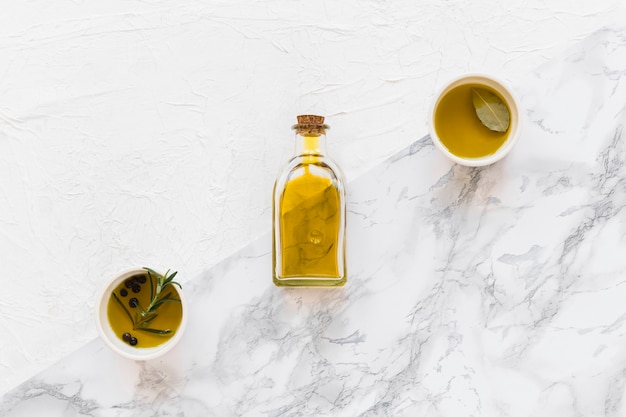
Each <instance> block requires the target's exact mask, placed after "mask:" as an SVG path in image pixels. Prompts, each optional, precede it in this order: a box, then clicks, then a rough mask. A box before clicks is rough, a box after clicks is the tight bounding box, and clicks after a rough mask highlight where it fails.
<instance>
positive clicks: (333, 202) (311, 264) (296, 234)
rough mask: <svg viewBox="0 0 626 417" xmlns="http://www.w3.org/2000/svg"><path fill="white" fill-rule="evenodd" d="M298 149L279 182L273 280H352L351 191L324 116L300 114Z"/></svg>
mask: <svg viewBox="0 0 626 417" xmlns="http://www.w3.org/2000/svg"><path fill="white" fill-rule="evenodd" d="M293 129H294V130H295V132H296V152H295V155H294V157H293V158H292V159H291V160H290V161H289V163H288V164H287V166H286V167H285V168H284V169H283V171H282V172H281V174H280V175H279V176H278V178H277V180H276V183H275V184H274V195H273V236H272V237H273V248H272V261H273V280H274V284H276V285H277V286H281V287H335V286H342V285H344V284H345V282H346V262H345V244H346V237H345V234H346V197H345V188H344V180H343V176H342V174H341V171H340V170H339V168H338V167H337V165H336V164H335V163H334V162H333V161H332V160H331V159H330V158H329V157H328V156H327V155H326V130H328V129H329V127H328V125H326V124H324V117H322V116H313V115H304V116H298V123H297V124H296V125H294V126H293Z"/></svg>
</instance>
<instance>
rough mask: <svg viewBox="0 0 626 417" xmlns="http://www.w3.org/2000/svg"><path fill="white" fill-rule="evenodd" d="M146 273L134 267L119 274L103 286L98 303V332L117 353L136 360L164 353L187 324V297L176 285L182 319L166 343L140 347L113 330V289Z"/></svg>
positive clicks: (173, 344)
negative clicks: (110, 317) (109, 311)
mask: <svg viewBox="0 0 626 417" xmlns="http://www.w3.org/2000/svg"><path fill="white" fill-rule="evenodd" d="M145 273H146V270H145V269H143V268H133V269H129V270H127V271H124V272H122V273H120V274H117V275H116V276H114V277H113V279H111V280H110V281H109V282H108V283H107V284H106V285H105V286H104V287H103V288H102V290H101V291H100V293H99V295H98V299H97V303H96V327H97V329H98V334H99V335H100V337H101V338H102V340H104V343H106V345H107V346H109V347H110V348H111V350H113V351H114V352H115V353H117V354H119V355H121V356H123V357H125V358H128V359H133V360H136V361H145V360H150V359H156V358H158V357H160V356H162V355H164V354H165V353H166V352H168V351H169V350H170V349H172V348H173V347H174V346H175V345H176V344H177V343H178V341H179V340H180V338H181V337H182V335H183V332H184V330H185V327H186V326H187V312H188V309H187V300H186V299H185V294H184V293H183V291H182V290H181V289H180V288H178V287H176V291H177V292H178V295H179V297H180V302H181V307H182V320H181V323H180V325H179V326H178V329H177V330H176V333H175V334H174V335H173V336H172V337H171V338H170V339H168V340H167V341H166V342H165V343H163V344H161V345H159V346H156V347H150V348H138V347H134V346H131V345H129V344H128V343H125V342H124V341H123V340H121V339H120V338H119V337H118V336H117V335H116V334H115V333H114V332H113V329H112V328H111V325H110V324H109V320H108V317H107V306H108V303H109V300H110V299H111V293H112V291H113V290H114V289H115V288H117V286H118V285H119V284H120V283H122V282H124V281H125V280H126V279H128V278H130V277H132V276H135V275H141V274H145Z"/></svg>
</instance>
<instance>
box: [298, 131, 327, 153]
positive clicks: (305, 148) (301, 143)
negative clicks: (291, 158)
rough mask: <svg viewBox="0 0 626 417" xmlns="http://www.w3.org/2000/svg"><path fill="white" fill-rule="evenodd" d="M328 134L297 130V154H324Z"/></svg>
mask: <svg viewBox="0 0 626 417" xmlns="http://www.w3.org/2000/svg"><path fill="white" fill-rule="evenodd" d="M325 154H326V135H324V134H317V133H316V134H311V133H308V132H296V155H306V156H324V155H325Z"/></svg>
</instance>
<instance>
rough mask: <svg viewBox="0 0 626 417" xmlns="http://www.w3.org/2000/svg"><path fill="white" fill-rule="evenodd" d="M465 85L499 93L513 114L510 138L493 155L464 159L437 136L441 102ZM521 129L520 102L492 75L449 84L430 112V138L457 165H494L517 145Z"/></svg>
mask: <svg viewBox="0 0 626 417" xmlns="http://www.w3.org/2000/svg"><path fill="white" fill-rule="evenodd" d="M463 84H482V85H485V86H487V87H490V88H492V89H493V90H495V91H497V92H498V93H499V94H500V96H502V98H503V99H504V101H505V102H506V104H507V106H508V108H509V110H510V112H511V119H510V129H511V132H510V133H509V137H508V138H507V140H506V141H505V142H504V143H503V144H502V146H500V148H498V150H497V151H496V152H495V153H493V154H491V155H487V156H484V157H481V158H462V157H460V156H457V155H455V154H453V153H452V152H450V151H449V150H448V148H446V147H445V145H444V144H443V143H442V142H441V139H440V138H439V136H438V135H437V131H436V130H435V110H436V109H437V106H438V105H439V102H440V101H441V99H442V98H443V96H444V95H445V94H446V93H448V92H449V91H450V90H452V89H453V88H455V87H458V86H459V85H463ZM521 128H522V115H521V111H520V105H519V100H518V99H517V97H516V96H515V94H514V92H513V90H511V89H510V88H509V87H508V86H507V85H506V84H505V83H504V82H502V81H500V80H498V79H497V78H495V77H493V76H491V75H486V74H466V75H462V76H460V77H458V78H455V79H453V80H452V81H450V82H448V83H447V84H446V85H445V86H444V87H443V88H442V89H441V90H440V91H439V93H438V94H437V95H436V96H435V100H433V103H432V105H431V108H430V112H429V130H430V137H431V139H432V141H433V143H434V144H435V146H436V147H437V149H439V150H440V151H441V152H442V153H443V154H444V155H446V156H447V157H448V158H450V159H451V160H452V161H454V162H456V163H457V164H461V165H466V166H474V167H476V166H485V165H489V164H493V163H494V162H496V161H499V160H500V159H502V158H504V157H505V156H506V155H507V154H508V153H509V152H510V151H511V149H513V147H514V146H515V144H516V143H517V140H518V139H519V136H520V133H521Z"/></svg>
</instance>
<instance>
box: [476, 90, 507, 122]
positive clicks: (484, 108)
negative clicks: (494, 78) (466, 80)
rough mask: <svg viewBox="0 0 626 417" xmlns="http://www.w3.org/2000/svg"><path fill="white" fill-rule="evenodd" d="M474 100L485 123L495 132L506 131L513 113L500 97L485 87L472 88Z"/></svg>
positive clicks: (479, 115) (477, 113)
mask: <svg viewBox="0 0 626 417" xmlns="http://www.w3.org/2000/svg"><path fill="white" fill-rule="evenodd" d="M472 101H473V102H474V109H475V110H476V115H477V116H478V118H479V119H480V121H481V122H482V124H483V125H485V126H486V127H487V128H488V129H490V130H493V131H495V132H506V130H507V129H508V128H509V123H510V119H511V114H510V113H509V108H508V107H507V106H506V104H504V102H503V101H502V100H501V99H500V97H498V96H497V95H495V94H493V93H492V92H491V91H489V90H486V89H484V88H472Z"/></svg>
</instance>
